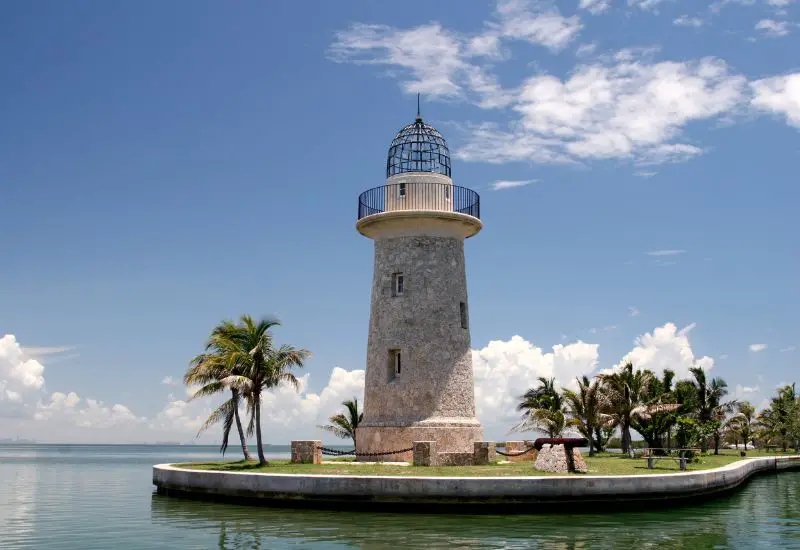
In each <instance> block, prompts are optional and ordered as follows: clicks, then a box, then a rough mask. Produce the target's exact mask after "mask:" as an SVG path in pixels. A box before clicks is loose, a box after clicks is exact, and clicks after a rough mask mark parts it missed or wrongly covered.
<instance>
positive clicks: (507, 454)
mask: <svg viewBox="0 0 800 550" xmlns="http://www.w3.org/2000/svg"><path fill="white" fill-rule="evenodd" d="M535 449H536V447H528V448H527V449H525V450H524V451H520V452H518V453H504V452H503V451H498V450H497V449H495V452H496V453H497V454H499V455H501V456H522V455H526V454H528V453H529V452H531V451H533V450H535Z"/></svg>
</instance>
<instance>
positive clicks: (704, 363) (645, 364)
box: [614, 323, 714, 378]
mask: <svg viewBox="0 0 800 550" xmlns="http://www.w3.org/2000/svg"><path fill="white" fill-rule="evenodd" d="M694 327H695V325H694V324H691V325H688V326H686V327H684V328H682V329H680V330H678V328H677V326H676V325H675V324H674V323H666V324H665V325H664V326H661V327H658V328H656V329H655V330H653V332H651V333H645V334H643V335H641V336H639V337H638V338H637V339H636V341H635V344H634V348H633V349H632V350H631V351H630V352H628V353H627V354H626V355H625V356H624V357H623V358H622V360H621V361H620V362H619V363H618V364H617V365H616V366H615V367H614V368H619V367H620V366H622V365H624V364H625V363H627V362H629V361H630V362H632V363H633V365H634V367H636V368H637V369H650V370H652V371H653V372H655V373H657V374H660V373H661V372H662V371H663V370H664V369H672V370H673V371H675V374H676V375H677V377H678V378H686V377H688V376H689V374H690V373H689V369H690V368H692V367H701V368H703V369H706V370H709V369H711V368H713V366H714V360H713V359H712V358H711V357H708V356H703V357H699V358H697V357H695V355H694V352H693V351H692V345H691V343H690V342H689V333H690V332H691V331H692V329H694Z"/></svg>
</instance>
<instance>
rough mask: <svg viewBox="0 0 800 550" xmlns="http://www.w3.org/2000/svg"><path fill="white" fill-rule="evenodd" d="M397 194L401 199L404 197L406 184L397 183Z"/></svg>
mask: <svg viewBox="0 0 800 550" xmlns="http://www.w3.org/2000/svg"><path fill="white" fill-rule="evenodd" d="M397 196H398V197H400V198H401V199H402V198H405V196H406V184H405V183H400V184H398V185H397Z"/></svg>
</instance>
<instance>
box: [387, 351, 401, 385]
mask: <svg viewBox="0 0 800 550" xmlns="http://www.w3.org/2000/svg"><path fill="white" fill-rule="evenodd" d="M402 369H403V359H402V356H401V354H400V350H399V349H390V350H389V374H390V378H397V377H398V376H400V372H401V371H402Z"/></svg>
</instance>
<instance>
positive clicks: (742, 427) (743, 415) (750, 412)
mask: <svg viewBox="0 0 800 550" xmlns="http://www.w3.org/2000/svg"><path fill="white" fill-rule="evenodd" d="M736 410H737V412H736V414H734V415H733V416H732V417H731V418H730V419H728V422H727V426H728V428H730V429H732V430H734V431H736V432H737V434H738V435H739V436H741V438H742V439H743V440H744V450H745V451H746V450H747V442H748V441H749V440H750V437H751V436H752V433H753V424H754V422H755V415H756V409H755V407H753V405H751V404H750V402H749V401H742V402H741V403H737V404H736ZM736 445H737V448H738V440H737V443H736Z"/></svg>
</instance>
